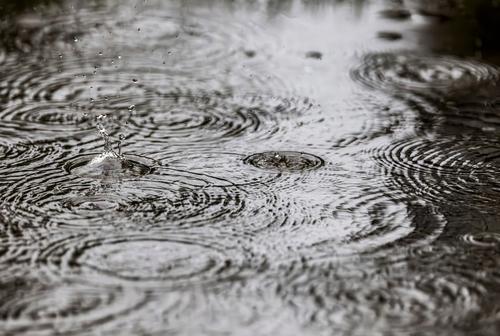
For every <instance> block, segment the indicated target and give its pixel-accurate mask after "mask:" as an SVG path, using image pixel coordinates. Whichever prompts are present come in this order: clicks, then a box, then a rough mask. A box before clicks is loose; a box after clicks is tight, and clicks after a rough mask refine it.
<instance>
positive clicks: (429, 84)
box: [351, 53, 499, 93]
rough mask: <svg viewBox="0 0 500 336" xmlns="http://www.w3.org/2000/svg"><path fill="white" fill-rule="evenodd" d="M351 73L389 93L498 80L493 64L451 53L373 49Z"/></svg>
mask: <svg viewBox="0 0 500 336" xmlns="http://www.w3.org/2000/svg"><path fill="white" fill-rule="evenodd" d="M351 76H352V78H353V79H354V80H355V81H357V82H360V83H362V84H364V85H366V86H368V87H370V88H373V89H379V90H383V91H387V92H389V93H395V92H405V91H410V92H411V91H415V92H429V93H432V92H436V93H449V92H452V91H457V90H466V89H471V88H473V87H476V86H479V85H481V84H491V83H492V82H496V81H497V80H498V78H499V73H498V69H497V68H496V67H494V66H490V65H488V64H484V63H480V62H477V61H473V60H462V59H458V58H454V57H451V56H449V57H444V56H426V55H415V54H411V53H374V54H368V55H366V56H365V57H364V59H363V63H362V64H361V65H360V66H359V67H358V68H356V69H354V70H352V71H351Z"/></svg>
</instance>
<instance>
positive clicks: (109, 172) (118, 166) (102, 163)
mask: <svg viewBox="0 0 500 336" xmlns="http://www.w3.org/2000/svg"><path fill="white" fill-rule="evenodd" d="M107 120H111V119H108V117H107V116H106V115H104V114H101V115H99V116H97V118H96V128H97V130H98V132H99V134H100V136H101V137H102V139H103V140H104V150H103V151H102V153H99V154H86V155H82V156H80V157H78V158H76V159H75V160H72V161H70V162H68V163H66V164H65V165H64V168H65V169H66V171H68V172H69V173H71V174H75V175H78V176H81V177H86V178H92V179H98V180H103V179H104V180H110V179H113V180H114V179H123V178H134V177H137V176H142V175H145V174H149V173H151V172H152V171H153V170H154V169H155V167H156V166H157V163H156V161H154V160H151V159H149V158H146V157H143V156H140V155H133V154H127V155H124V154H123V153H122V142H123V141H124V140H125V136H124V135H123V134H120V136H119V139H118V144H117V146H116V149H115V148H113V144H112V138H111V136H110V134H109V133H108V128H107V126H106V123H107Z"/></svg>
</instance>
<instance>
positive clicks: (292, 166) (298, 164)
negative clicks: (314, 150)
mask: <svg viewBox="0 0 500 336" xmlns="http://www.w3.org/2000/svg"><path fill="white" fill-rule="evenodd" d="M244 161H245V163H248V164H251V165H252V166H255V167H257V168H261V169H267V170H277V171H283V172H300V171H304V170H310V169H317V168H319V167H321V166H323V165H324V163H325V162H324V161H323V159H321V158H320V157H318V156H315V155H313V154H308V153H302V152H293V151H275V152H274V151H273V152H263V153H256V154H252V155H250V156H248V157H246V158H245V160H244Z"/></svg>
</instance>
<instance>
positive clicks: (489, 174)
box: [371, 137, 500, 206]
mask: <svg viewBox="0 0 500 336" xmlns="http://www.w3.org/2000/svg"><path fill="white" fill-rule="evenodd" d="M498 151H499V147H498V144H497V143H496V142H495V141H491V140H489V139H487V138H484V139H483V138H466V137H454V138H447V139H410V140H402V141H397V142H393V143H391V144H389V145H386V146H382V147H379V148H375V149H374V150H373V151H371V155H372V157H373V158H374V159H375V160H376V162H378V163H379V164H380V165H381V166H382V167H383V168H384V169H385V172H384V173H385V174H389V175H391V176H392V177H393V178H392V183H395V184H396V185H397V187H398V188H400V189H402V190H404V191H405V192H407V193H409V194H410V195H413V196H416V197H419V198H422V199H426V200H430V201H434V202H438V203H439V204H449V205H456V204H457V202H458V203H460V204H463V205H471V204H474V205H477V206H489V205H491V204H493V203H494V202H495V200H496V199H497V196H498V184H497V182H496V176H498V172H499V167H500V165H499V162H498Z"/></svg>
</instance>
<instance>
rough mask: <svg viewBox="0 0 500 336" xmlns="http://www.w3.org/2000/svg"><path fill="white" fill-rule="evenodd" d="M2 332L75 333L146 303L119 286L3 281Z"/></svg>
mask: <svg viewBox="0 0 500 336" xmlns="http://www.w3.org/2000/svg"><path fill="white" fill-rule="evenodd" d="M0 297H1V303H0V321H1V322H2V323H1V326H0V330H1V331H2V332H4V333H6V334H8V335H11V334H12V335H14V334H15V335H34V334H36V335H53V334H54V333H64V334H73V333H78V332H83V331H86V332H87V331H88V330H93V329H96V328H98V327H99V326H101V325H104V324H106V323H109V322H110V321H113V320H114V319H120V318H124V317H125V316H126V315H128V314H130V313H131V312H133V311H135V310H137V309H139V308H140V307H141V306H143V305H144V304H145V302H146V297H145V296H144V294H141V293H138V292H135V291H132V290H126V289H123V288H119V287H115V288H112V287H106V288H102V287H101V288H98V287H91V286H86V285H79V284H61V283H55V284H52V285H50V284H44V283H41V282H39V281H38V280H36V279H31V278H29V277H28V278H17V279H16V278H12V279H8V281H7V282H2V291H0Z"/></svg>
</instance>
